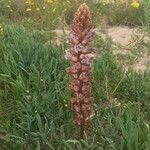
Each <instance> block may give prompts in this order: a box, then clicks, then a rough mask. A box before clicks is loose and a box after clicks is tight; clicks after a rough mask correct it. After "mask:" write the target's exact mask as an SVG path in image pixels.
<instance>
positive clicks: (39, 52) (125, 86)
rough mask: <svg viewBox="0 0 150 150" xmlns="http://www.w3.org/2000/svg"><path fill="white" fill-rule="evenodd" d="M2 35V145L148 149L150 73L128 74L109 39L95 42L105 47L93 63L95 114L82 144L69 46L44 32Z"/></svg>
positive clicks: (7, 149) (8, 30)
mask: <svg viewBox="0 0 150 150" xmlns="http://www.w3.org/2000/svg"><path fill="white" fill-rule="evenodd" d="M0 38H1V39H0V45H1V46H0V64H1V68H0V145H1V147H0V149H3V150H13V149H14V150H16V149H19V150H33V149H36V150H51V149H53V150H55V149H58V150H59V149H60V150H62V149H64V150H72V149H77V150H82V149H86V150H88V149H89V150H149V147H150V130H149V126H150V121H149V120H150V117H149V115H148V114H149V113H150V109H149V108H150V107H149V106H150V102H149V99H150V94H149V91H150V86H149V83H150V72H149V71H145V73H144V74H140V73H135V72H133V71H132V70H131V71H128V72H127V73H124V71H123V69H122V66H120V65H118V63H117V61H116V60H115V57H114V56H113V55H112V53H111V52H110V50H109V49H110V42H109V40H108V41H106V43H105V41H103V40H100V39H99V41H98V42H96V43H95V45H96V47H97V48H99V49H102V51H103V52H102V53H101V54H100V55H98V56H97V58H96V60H95V61H94V64H93V68H94V69H93V76H94V80H93V86H92V87H93V88H92V95H93V96H94V98H95V104H94V107H95V110H96V115H95V117H94V118H93V122H92V125H91V128H90V133H89V135H88V133H86V134H85V139H84V140H82V141H81V143H80V142H79V141H77V140H76V137H77V136H76V130H75V129H76V127H75V126H74V124H73V122H72V116H73V114H72V112H71V109H70V97H71V93H70V91H69V90H68V89H67V86H68V83H69V77H68V75H67V74H66V72H65V68H67V66H69V63H68V62H67V61H66V60H65V59H64V52H65V50H66V49H67V45H65V44H64V45H61V46H51V45H48V44H47V41H48V40H49V36H48V35H47V33H45V32H44V31H42V32H41V31H32V32H28V31H27V30H26V29H25V28H24V27H22V26H14V25H8V26H6V27H5V33H4V35H3V36H1V37H0ZM101 45H102V47H101Z"/></svg>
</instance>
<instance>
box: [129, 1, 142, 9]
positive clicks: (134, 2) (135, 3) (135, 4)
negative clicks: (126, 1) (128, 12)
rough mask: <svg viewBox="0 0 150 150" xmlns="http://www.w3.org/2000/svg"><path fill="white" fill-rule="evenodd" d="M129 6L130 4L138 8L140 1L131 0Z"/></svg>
mask: <svg viewBox="0 0 150 150" xmlns="http://www.w3.org/2000/svg"><path fill="white" fill-rule="evenodd" d="M131 6H132V7H133V8H139V7H140V3H139V2H137V1H133V2H132V3H131Z"/></svg>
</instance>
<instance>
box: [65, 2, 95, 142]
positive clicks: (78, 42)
mask: <svg viewBox="0 0 150 150" xmlns="http://www.w3.org/2000/svg"><path fill="white" fill-rule="evenodd" d="M93 36H94V29H93V27H92V22H91V18H90V11H89V8H88V7H87V5H86V4H85V3H84V4H82V5H80V7H79V8H78V10H77V12H76V13H75V15H74V19H73V23H72V26H71V33H70V36H69V43H70V49H69V50H68V51H67V52H66V59H68V60H70V61H71V64H72V66H71V67H69V68H67V69H66V71H67V73H69V74H70V75H71V76H72V78H73V80H72V82H71V84H70V85H69V89H70V90H71V91H72V92H73V97H72V99H71V105H72V110H73V111H74V114H75V118H74V121H75V124H76V125H77V126H78V127H79V139H83V136H84V132H85V130H86V128H87V127H88V126H89V124H90V120H91V117H92V116H93V115H94V111H93V97H91V81H92V67H91V64H92V60H93V59H94V53H95V49H94V48H91V47H89V45H90V43H91V41H92V39H93Z"/></svg>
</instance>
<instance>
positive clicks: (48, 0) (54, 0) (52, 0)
mask: <svg viewBox="0 0 150 150" xmlns="http://www.w3.org/2000/svg"><path fill="white" fill-rule="evenodd" d="M56 1H57V0H47V3H49V4H52V3H55V2H56Z"/></svg>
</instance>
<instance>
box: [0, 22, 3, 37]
mask: <svg viewBox="0 0 150 150" xmlns="http://www.w3.org/2000/svg"><path fill="white" fill-rule="evenodd" d="M3 32H4V28H3V26H2V25H1V24H0V35H1V34H3Z"/></svg>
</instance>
